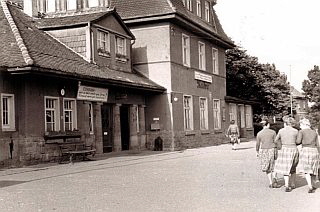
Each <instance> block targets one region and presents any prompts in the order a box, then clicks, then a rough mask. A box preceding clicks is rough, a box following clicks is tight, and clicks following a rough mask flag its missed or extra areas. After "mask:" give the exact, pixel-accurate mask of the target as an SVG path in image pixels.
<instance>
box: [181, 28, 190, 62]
mask: <svg viewBox="0 0 320 212" xmlns="http://www.w3.org/2000/svg"><path fill="white" fill-rule="evenodd" d="M185 39H186V40H185ZM185 41H186V42H187V43H186V44H185ZM185 60H186V61H185ZM182 63H183V65H184V66H187V67H190V36H188V35H186V34H182Z"/></svg>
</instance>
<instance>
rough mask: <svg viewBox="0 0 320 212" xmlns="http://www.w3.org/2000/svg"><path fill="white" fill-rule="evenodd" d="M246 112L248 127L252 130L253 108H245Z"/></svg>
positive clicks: (249, 106)
mask: <svg viewBox="0 0 320 212" xmlns="http://www.w3.org/2000/svg"><path fill="white" fill-rule="evenodd" d="M245 112H246V127H247V128H252V108H251V105H246V106H245Z"/></svg>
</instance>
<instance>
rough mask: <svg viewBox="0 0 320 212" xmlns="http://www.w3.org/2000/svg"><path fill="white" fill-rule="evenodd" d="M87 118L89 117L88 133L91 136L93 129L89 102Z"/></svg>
mask: <svg viewBox="0 0 320 212" xmlns="http://www.w3.org/2000/svg"><path fill="white" fill-rule="evenodd" d="M88 117H89V119H88V120H89V133H90V134H91V135H92V134H94V128H93V104H92V103H91V102H89V104H88Z"/></svg>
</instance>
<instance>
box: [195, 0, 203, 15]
mask: <svg viewBox="0 0 320 212" xmlns="http://www.w3.org/2000/svg"><path fill="white" fill-rule="evenodd" d="M201 6H202V5H201V0H197V7H196V8H197V16H199V17H200V18H201V17H202V8H201Z"/></svg>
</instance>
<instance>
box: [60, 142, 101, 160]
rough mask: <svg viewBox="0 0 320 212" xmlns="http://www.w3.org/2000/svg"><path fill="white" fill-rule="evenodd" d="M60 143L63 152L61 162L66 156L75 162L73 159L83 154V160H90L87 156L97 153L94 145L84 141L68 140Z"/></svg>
mask: <svg viewBox="0 0 320 212" xmlns="http://www.w3.org/2000/svg"><path fill="white" fill-rule="evenodd" d="M58 145H59V149H60V153H61V157H60V161H59V163H62V161H63V160H64V159H66V158H67V159H68V160H69V162H70V163H73V159H75V158H76V157H77V156H82V159H83V160H90V159H89V158H88V157H87V156H88V155H91V156H94V155H95V154H96V149H95V148H93V147H92V145H86V144H85V143H83V142H69V143H68V142H67V143H61V144H58Z"/></svg>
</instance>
